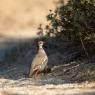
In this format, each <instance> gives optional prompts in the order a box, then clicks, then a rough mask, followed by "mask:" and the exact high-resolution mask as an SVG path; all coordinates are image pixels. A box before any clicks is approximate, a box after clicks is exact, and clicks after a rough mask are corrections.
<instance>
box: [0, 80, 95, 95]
mask: <svg viewBox="0 0 95 95" xmlns="http://www.w3.org/2000/svg"><path fill="white" fill-rule="evenodd" d="M42 81H45V83H47V82H48V81H49V80H36V81H35V82H36V83H37V82H40V83H41V82H42ZM35 82H34V81H33V80H32V79H23V80H15V81H14V80H8V79H0V91H1V92H6V93H8V95H95V88H94V87H95V83H81V84H77V83H75V84H68V83H67V84H65V83H64V84H58V85H54V84H45V85H41V84H39V85H37V84H36V85H35ZM0 95H2V94H0ZM5 95H7V94H5Z"/></svg>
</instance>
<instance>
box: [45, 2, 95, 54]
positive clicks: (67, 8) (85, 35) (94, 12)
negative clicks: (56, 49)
mask: <svg viewBox="0 0 95 95" xmlns="http://www.w3.org/2000/svg"><path fill="white" fill-rule="evenodd" d="M47 21H48V22H49V24H48V25H46V27H45V29H44V30H45V33H46V36H48V37H52V36H53V37H56V39H57V40H63V39H66V40H68V41H72V42H80V43H81V45H82V48H83V50H84V51H85V54H86V55H87V56H88V52H87V50H86V46H85V45H87V44H89V43H93V44H95V0H69V1H68V3H67V4H64V1H63V0H60V1H59V2H58V3H57V6H56V9H55V11H52V10H50V13H49V14H48V15H47Z"/></svg>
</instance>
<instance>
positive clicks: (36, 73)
mask: <svg viewBox="0 0 95 95" xmlns="http://www.w3.org/2000/svg"><path fill="white" fill-rule="evenodd" d="M37 75H38V70H37V71H36V72H35V77H34V78H35V79H36V78H37Z"/></svg>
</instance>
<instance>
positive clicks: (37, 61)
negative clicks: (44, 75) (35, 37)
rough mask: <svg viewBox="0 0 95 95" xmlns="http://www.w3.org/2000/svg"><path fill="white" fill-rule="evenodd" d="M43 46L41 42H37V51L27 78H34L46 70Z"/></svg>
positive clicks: (45, 55) (46, 60)
mask: <svg viewBox="0 0 95 95" xmlns="http://www.w3.org/2000/svg"><path fill="white" fill-rule="evenodd" d="M43 45H44V42H43V41H38V51H37V54H36V55H35V57H34V59H33V61H32V64H31V67H30V72H29V77H33V76H35V78H36V77H37V75H38V74H39V73H41V72H43V71H44V70H45V69H46V68H47V63H48V56H47V54H46V52H45V50H44V49H43Z"/></svg>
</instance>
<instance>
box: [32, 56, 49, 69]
mask: <svg viewBox="0 0 95 95" xmlns="http://www.w3.org/2000/svg"><path fill="white" fill-rule="evenodd" d="M47 62H48V58H47V55H46V54H37V55H36V56H35V58H34V59H33V62H32V69H36V68H39V66H41V65H42V64H45V65H46V64H47Z"/></svg>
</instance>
